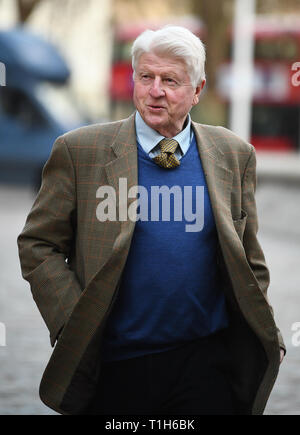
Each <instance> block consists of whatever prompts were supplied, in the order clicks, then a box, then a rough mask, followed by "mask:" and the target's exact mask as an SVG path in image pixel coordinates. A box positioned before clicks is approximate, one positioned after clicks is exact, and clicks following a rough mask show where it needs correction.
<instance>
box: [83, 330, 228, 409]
mask: <svg viewBox="0 0 300 435" xmlns="http://www.w3.org/2000/svg"><path fill="white" fill-rule="evenodd" d="M229 357H230V355H229V354H228V352H227V350H226V346H225V342H224V333H223V332H219V333H216V334H214V335H211V336H209V337H206V338H201V339H198V340H196V341H193V342H190V343H188V344H185V345H182V346H180V347H178V348H176V349H173V350H168V351H165V352H160V353H154V354H149V355H144V356H141V357H137V358H132V359H127V360H122V361H114V362H107V363H103V366H102V371H101V376H100V380H99V386H98V391H97V394H96V396H95V398H94V400H93V403H92V404H91V407H90V408H89V412H88V414H96V415H101V414H102V415H103V414H104V415H149V414H150V415H151V414H160V415H162V414H169V415H171V414H173V415H179V414H181V415H233V414H235V412H234V405H233V400H232V393H231V388H230V383H229V380H228V371H229Z"/></svg>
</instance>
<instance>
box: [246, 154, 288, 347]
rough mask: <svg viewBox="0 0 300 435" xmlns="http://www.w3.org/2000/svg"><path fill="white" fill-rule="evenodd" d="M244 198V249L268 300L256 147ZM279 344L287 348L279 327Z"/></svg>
mask: <svg viewBox="0 0 300 435" xmlns="http://www.w3.org/2000/svg"><path fill="white" fill-rule="evenodd" d="M242 191H243V200H242V208H243V210H244V211H245V212H246V214H247V220H246V227H245V232H244V239H243V244H244V249H245V253H246V256H247V260H248V262H249V265H250V267H251V269H252V271H253V273H254V275H255V277H256V279H257V281H258V283H259V286H260V289H261V291H262V293H263V294H264V297H265V299H266V300H267V302H268V297H267V291H268V287H269V284H270V276H269V270H268V268H267V265H266V261H265V257H264V254H263V251H262V248H261V246H260V244H259V241H258V239H257V232H258V218H257V209H256V201H255V191H256V154H255V150H254V147H252V151H251V154H250V157H249V159H248V162H247V165H246V169H245V172H244V176H243V180H242ZM269 307H270V310H271V312H272V315H273V316H274V313H273V309H272V307H271V306H270V304H269ZM277 332H278V339H279V345H280V347H281V348H282V349H284V351H285V350H286V349H285V345H284V342H283V338H282V335H281V333H280V331H279V329H278V328H277Z"/></svg>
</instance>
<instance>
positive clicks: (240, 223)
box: [232, 210, 247, 241]
mask: <svg viewBox="0 0 300 435" xmlns="http://www.w3.org/2000/svg"><path fill="white" fill-rule="evenodd" d="M232 221H233V225H234V228H235V231H236V233H237V235H238V236H239V238H240V239H241V241H243V236H244V232H245V228H246V223H247V213H246V212H245V211H244V210H241V217H240V218H238V219H232Z"/></svg>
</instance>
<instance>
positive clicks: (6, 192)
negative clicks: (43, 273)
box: [0, 183, 300, 415]
mask: <svg viewBox="0 0 300 435" xmlns="http://www.w3.org/2000/svg"><path fill="white" fill-rule="evenodd" d="M32 201H33V196H32V193H31V192H30V191H29V190H28V189H26V188H24V189H15V188H4V187H1V186H0V207H1V214H0V240H1V250H0V322H1V323H0V331H1V324H5V327H6V346H1V344H4V343H3V341H4V337H2V338H1V336H0V414H1V415H9V414H10V415H12V414H21V415H22V414H23V415H32V414H33V415H47V414H52V415H55V413H54V412H52V411H51V410H49V409H48V408H47V407H46V406H44V405H43V404H42V403H41V401H40V399H39V396H38V386H39V381H40V378H41V376H42V373H43V370H44V368H45V366H46V363H47V360H48V359H49V357H50V354H51V347H50V344H49V337H48V332H47V330H46V327H45V326H44V324H43V321H42V320H41V318H40V315H39V312H38V310H37V308H36V306H35V304H34V302H33V300H32V298H31V293H30V290H29V286H28V284H27V283H26V282H25V281H24V280H23V279H22V278H21V275H20V268H19V262H18V253H17V245H16V237H17V235H18V234H19V233H20V231H21V229H22V227H23V225H24V222H25V217H26V215H27V213H28V211H29V209H30V206H31V203H32ZM257 202H258V209H259V215H260V240H261V243H262V245H263V248H264V250H265V253H266V257H267V261H268V264H269V267H270V270H271V276H272V286H271V288H270V300H271V303H272V305H273V307H274V310H275V313H276V319H277V322H278V324H279V325H280V327H281V329H282V332H283V334H284V336H285V340H286V345H287V347H288V355H287V358H286V360H285V361H284V363H283V365H282V367H281V371H280V375H279V377H278V380H277V383H276V386H275V388H274V390H273V392H272V395H271V398H270V400H269V403H268V406H267V409H266V414H300V388H299V387H300V371H299V367H300V347H295V346H293V345H292V331H291V327H292V324H293V323H295V322H300V292H299V287H300V267H299V253H300V248H299V247H300V225H299V222H300V189H299V186H297V185H295V186H291V185H287V186H282V185H279V184H276V183H272V184H264V185H262V186H259V188H258V192H257Z"/></svg>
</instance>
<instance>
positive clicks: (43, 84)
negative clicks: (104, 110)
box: [0, 27, 88, 189]
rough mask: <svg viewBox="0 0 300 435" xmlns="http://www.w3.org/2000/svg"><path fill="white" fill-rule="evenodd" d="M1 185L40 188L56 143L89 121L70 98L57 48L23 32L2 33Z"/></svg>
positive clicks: (0, 40)
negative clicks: (4, 75) (14, 184)
mask: <svg viewBox="0 0 300 435" xmlns="http://www.w3.org/2000/svg"><path fill="white" fill-rule="evenodd" d="M0 62H2V63H3V64H4V65H5V68H6V86H0V182H9V183H26V184H28V183H30V184H31V185H33V186H34V187H35V189H38V188H39V186H40V177H41V171H42V168H43V166H44V164H45V161H46V160H47V158H48V156H49V154H50V151H51V148H52V145H53V142H54V140H55V139H56V138H57V137H58V136H60V135H61V134H63V133H65V132H66V131H68V130H70V129H73V128H76V127H78V126H80V125H83V124H86V123H87V122H88V120H87V119H86V118H85V117H84V116H83V114H82V113H81V112H80V110H79V108H78V104H76V102H75V101H74V99H73V98H72V95H71V93H70V91H69V87H68V82H69V78H70V70H69V68H68V66H67V65H66V62H65V60H64V59H63V58H62V57H61V55H60V54H59V53H58V51H57V49H56V48H55V47H54V46H53V45H51V44H50V43H48V42H46V41H44V40H43V39H42V38H41V37H39V36H36V35H34V34H32V33H30V32H29V31H27V30H25V29H24V28H22V27H20V28H16V29H13V30H9V31H1V32H0Z"/></svg>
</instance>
